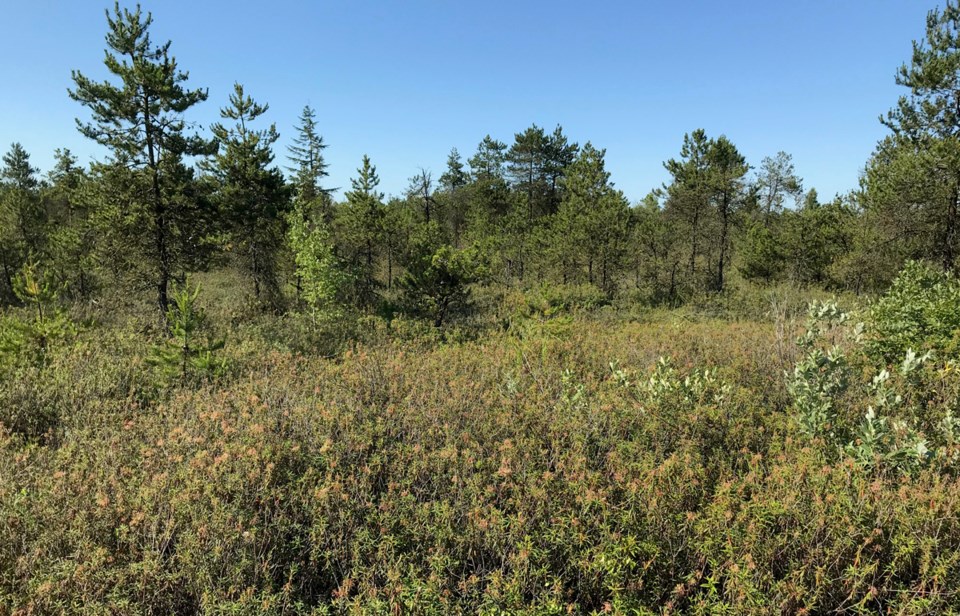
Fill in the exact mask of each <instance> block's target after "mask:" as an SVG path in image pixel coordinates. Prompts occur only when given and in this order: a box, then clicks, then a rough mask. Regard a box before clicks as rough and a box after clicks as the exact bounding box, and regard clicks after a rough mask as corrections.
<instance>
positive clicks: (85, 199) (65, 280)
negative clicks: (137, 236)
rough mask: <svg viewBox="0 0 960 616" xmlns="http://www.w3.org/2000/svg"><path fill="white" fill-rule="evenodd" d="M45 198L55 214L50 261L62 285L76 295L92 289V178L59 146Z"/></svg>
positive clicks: (71, 155)
mask: <svg viewBox="0 0 960 616" xmlns="http://www.w3.org/2000/svg"><path fill="white" fill-rule="evenodd" d="M54 156H55V163H54V167H53V170H52V171H51V172H50V173H49V174H48V176H47V179H48V182H49V186H48V188H47V189H46V191H45V196H44V199H45V201H46V202H47V203H48V206H47V209H48V210H49V213H50V217H51V223H52V224H51V225H50V226H51V231H50V236H49V238H50V241H49V244H50V251H49V252H50V260H51V264H52V266H53V267H54V269H55V270H56V271H57V272H58V277H59V279H60V283H61V285H62V287H63V288H64V289H65V290H66V291H67V292H68V293H70V294H71V295H73V296H74V297H80V298H85V297H87V296H88V295H89V294H90V292H91V291H92V286H93V277H94V275H93V271H94V265H95V263H94V245H95V239H96V231H95V228H94V224H93V220H92V217H91V208H90V203H89V201H90V186H89V183H90V182H89V178H88V177H87V174H86V173H85V172H84V170H83V168H81V167H79V166H77V158H76V156H74V155H73V154H72V153H71V152H70V150H68V149H63V150H60V149H58V150H57V151H56V152H55V154H54Z"/></svg>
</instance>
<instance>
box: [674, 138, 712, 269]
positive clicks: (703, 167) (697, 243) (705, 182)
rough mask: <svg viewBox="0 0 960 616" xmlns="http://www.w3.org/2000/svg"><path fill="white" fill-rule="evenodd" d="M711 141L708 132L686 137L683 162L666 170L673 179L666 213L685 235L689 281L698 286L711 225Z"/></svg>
mask: <svg viewBox="0 0 960 616" xmlns="http://www.w3.org/2000/svg"><path fill="white" fill-rule="evenodd" d="M709 151H710V140H709V139H708V138H707V134H706V131H704V130H703V129H697V130H695V131H693V133H690V134H687V135H684V136H683V147H682V148H681V149H680V159H679V160H677V159H670V160H668V161H667V162H665V163H664V167H665V168H666V170H667V171H668V172H669V173H670V175H671V176H673V180H672V182H671V183H670V184H669V185H665V186H664V189H665V190H666V194H667V201H666V205H665V214H666V215H667V217H668V218H670V219H672V220H673V222H674V224H677V225H678V226H679V227H680V228H682V230H683V233H684V235H686V238H687V240H686V246H685V247H680V246H678V247H677V249H679V250H683V251H684V253H685V255H686V259H687V263H688V265H687V273H688V275H689V282H690V283H691V284H696V282H697V280H696V278H697V268H698V264H699V263H700V262H701V259H702V256H703V254H702V253H703V250H704V247H703V245H704V243H705V242H704V236H705V235H706V233H705V230H704V229H705V227H706V226H707V223H708V222H709V220H708V218H709V207H710V186H709V175H708V166H709V162H708V160H707V156H708V154H709Z"/></svg>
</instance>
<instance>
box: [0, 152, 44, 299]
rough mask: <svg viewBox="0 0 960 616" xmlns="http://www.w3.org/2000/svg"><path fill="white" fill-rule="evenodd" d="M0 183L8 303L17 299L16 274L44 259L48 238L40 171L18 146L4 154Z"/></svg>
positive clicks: (1, 289)
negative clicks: (15, 291) (40, 190)
mask: <svg viewBox="0 0 960 616" xmlns="http://www.w3.org/2000/svg"><path fill="white" fill-rule="evenodd" d="M0 180H2V188H3V191H2V193H0V267H2V284H0V301H5V302H9V301H12V300H13V299H14V294H13V291H14V288H13V277H14V274H15V273H16V272H17V271H18V270H19V269H20V268H21V267H22V266H23V265H24V264H25V263H28V262H31V261H36V260H38V259H40V258H41V256H42V255H41V251H42V248H43V244H44V235H45V228H44V227H45V225H44V215H43V214H44V212H43V208H42V204H41V200H40V195H39V191H38V189H39V186H40V183H39V180H38V179H37V169H36V168H35V167H33V166H32V165H31V164H30V155H29V154H28V153H27V151H26V150H24V149H23V146H22V145H20V144H19V143H14V144H13V145H11V146H10V151H9V152H7V153H6V154H4V156H3V168H2V169H0Z"/></svg>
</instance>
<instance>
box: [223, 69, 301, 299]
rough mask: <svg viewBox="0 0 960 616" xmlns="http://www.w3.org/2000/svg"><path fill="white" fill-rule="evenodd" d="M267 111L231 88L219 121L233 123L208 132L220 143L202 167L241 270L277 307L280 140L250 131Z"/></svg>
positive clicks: (283, 207) (285, 205) (282, 205)
mask: <svg viewBox="0 0 960 616" xmlns="http://www.w3.org/2000/svg"><path fill="white" fill-rule="evenodd" d="M268 109H269V106H268V105H265V104H264V105H261V104H259V103H257V102H256V101H254V100H253V98H251V97H250V96H249V95H248V94H246V93H244V90H243V86H242V85H240V84H239V83H238V84H234V89H233V93H232V94H231V95H230V104H229V105H228V106H227V107H224V108H222V109H221V110H220V117H222V118H224V119H226V120H233V121H234V125H233V126H230V127H227V126H224V125H223V124H220V123H217V124H214V126H213V127H212V131H213V135H214V137H216V139H217V142H218V143H219V149H218V151H217V153H216V154H215V155H214V156H213V157H212V158H211V159H210V160H209V161H208V162H206V163H205V164H204V168H206V169H208V170H209V171H210V172H211V173H212V174H213V176H214V177H215V178H216V179H217V180H218V182H219V186H218V190H217V194H216V200H217V203H218V204H219V206H220V211H221V212H222V215H223V217H224V220H225V221H226V222H227V225H228V228H229V232H230V237H231V238H232V239H233V243H234V246H235V248H236V251H237V253H238V255H239V256H240V265H241V267H242V268H243V269H244V270H245V271H246V272H247V273H248V274H249V276H250V278H251V279H252V282H253V291H254V297H255V298H256V299H257V301H259V302H262V303H263V304H265V305H267V306H269V307H272V308H277V307H278V306H279V302H280V299H281V293H280V285H279V281H278V277H277V256H278V252H279V250H280V249H281V247H282V245H283V238H284V222H285V221H284V218H285V215H286V213H287V212H288V210H289V207H290V198H289V197H290V195H289V191H288V188H287V186H286V183H285V181H284V178H283V173H282V172H281V171H280V169H279V168H277V167H275V166H271V165H272V164H273V151H272V149H271V148H272V146H273V144H274V143H276V141H277V139H279V137H280V136H279V134H278V133H277V129H276V126H275V125H273V124H271V125H270V126H269V127H268V128H266V129H263V130H253V129H251V128H250V124H252V123H253V122H254V121H255V120H256V119H257V118H259V117H260V116H262V115H263V114H264V113H265V112H266V111H267V110H268Z"/></svg>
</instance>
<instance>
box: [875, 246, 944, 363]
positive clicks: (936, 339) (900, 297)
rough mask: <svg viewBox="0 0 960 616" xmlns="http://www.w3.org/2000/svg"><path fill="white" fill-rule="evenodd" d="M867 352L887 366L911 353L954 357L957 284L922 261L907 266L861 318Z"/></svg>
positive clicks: (942, 272) (941, 270)
mask: <svg viewBox="0 0 960 616" xmlns="http://www.w3.org/2000/svg"><path fill="white" fill-rule="evenodd" d="M867 320H868V325H869V335H868V337H867V350H868V351H869V352H870V354H871V355H872V356H874V357H877V358H878V359H881V360H883V361H885V362H886V363H888V364H891V363H896V362H898V361H900V359H901V358H903V357H904V355H905V354H906V353H907V351H908V350H910V349H912V350H914V351H917V352H921V353H922V352H925V351H934V352H935V353H937V354H938V355H941V356H943V355H944V354H945V353H946V354H947V355H949V356H950V357H954V358H956V357H960V354H958V353H960V348H958V346H957V344H958V342H960V340H958V334H960V280H958V279H957V278H956V276H954V275H953V273H952V272H949V271H944V270H943V269H941V268H937V267H934V266H932V265H930V264H928V263H922V262H917V261H910V262H908V263H907V264H906V265H905V266H904V268H903V270H902V271H901V272H900V274H899V275H898V276H897V278H896V279H895V280H894V281H893V284H892V285H891V287H890V289H889V290H888V291H887V292H886V293H885V294H884V295H883V297H881V298H880V299H879V300H878V301H877V302H876V303H874V304H873V305H872V306H871V307H870V310H869V312H868V314H867Z"/></svg>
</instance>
